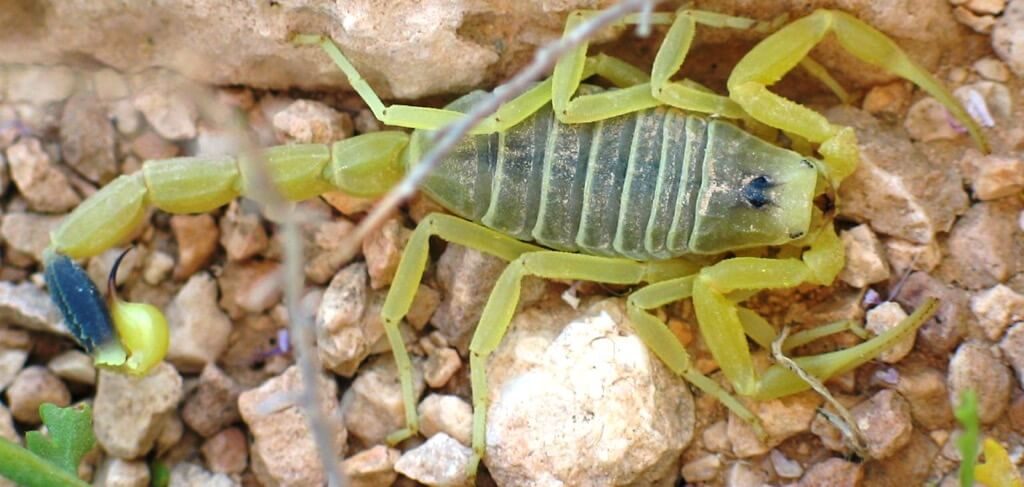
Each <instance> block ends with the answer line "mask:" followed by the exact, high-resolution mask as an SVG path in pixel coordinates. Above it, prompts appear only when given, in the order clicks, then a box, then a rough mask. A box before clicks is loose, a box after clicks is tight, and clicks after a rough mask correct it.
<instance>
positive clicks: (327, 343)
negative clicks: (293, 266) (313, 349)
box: [316, 262, 384, 377]
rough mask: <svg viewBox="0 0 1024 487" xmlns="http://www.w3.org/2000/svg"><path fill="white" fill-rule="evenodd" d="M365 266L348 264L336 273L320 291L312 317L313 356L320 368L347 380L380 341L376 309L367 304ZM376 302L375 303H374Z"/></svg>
mask: <svg viewBox="0 0 1024 487" xmlns="http://www.w3.org/2000/svg"><path fill="white" fill-rule="evenodd" d="M371 293H372V292H371V290H370V289H369V284H368V276H367V273H366V264H364V263H362V262H358V263H354V264H350V265H349V266H348V267H345V268H344V269H342V270H341V272H338V273H337V274H336V275H335V276H334V278H333V279H331V284H330V285H329V286H328V287H327V290H326V291H324V296H323V299H321V300H320V308H319V310H318V311H317V314H316V341H317V352H318V353H319V355H320V360H321V361H322V362H323V363H324V365H325V366H326V367H327V368H329V369H331V370H332V371H334V372H335V373H337V374H340V375H343V376H346V377H351V376H352V374H354V373H355V371H356V369H357V368H359V364H361V363H362V362H363V360H364V359H365V358H366V357H368V356H369V355H370V350H371V348H372V347H373V345H374V343H376V342H377V341H378V340H381V339H382V338H383V337H384V323H383V322H382V321H381V319H380V311H379V310H378V309H379V308H377V309H375V308H376V307H374V306H372V303H371V302H370V299H371V298H374V296H372V295H371ZM376 300H378V301H379V299H376Z"/></svg>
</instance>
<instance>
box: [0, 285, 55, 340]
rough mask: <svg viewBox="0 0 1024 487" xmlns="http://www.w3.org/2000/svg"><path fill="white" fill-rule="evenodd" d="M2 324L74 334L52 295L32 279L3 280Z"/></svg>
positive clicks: (0, 307) (0, 317) (0, 305)
mask: <svg viewBox="0 0 1024 487" xmlns="http://www.w3.org/2000/svg"><path fill="white" fill-rule="evenodd" d="M0 323H7V324H10V325H14V326H20V327H22V328H25V329H28V330H34V331H41V332H45V333H53V334H56V335H62V336H66V337H70V336H71V332H69V331H68V329H67V326H66V325H65V324H64V320H63V319H61V317H60V311H59V310H57V306H56V305H55V304H53V302H52V301H50V296H49V295H47V294H46V292H45V291H43V290H42V289H39V288H38V287H36V286H34V285H33V284H32V283H30V282H22V283H18V284H14V283H11V282H6V281H0Z"/></svg>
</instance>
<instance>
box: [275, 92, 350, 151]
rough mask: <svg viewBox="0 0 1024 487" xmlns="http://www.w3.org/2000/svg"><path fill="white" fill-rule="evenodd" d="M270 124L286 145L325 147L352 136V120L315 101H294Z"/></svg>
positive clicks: (276, 115) (345, 114) (277, 114)
mask: <svg viewBox="0 0 1024 487" xmlns="http://www.w3.org/2000/svg"><path fill="white" fill-rule="evenodd" d="M273 120H274V128H276V129H277V130H279V131H281V132H282V133H284V134H285V136H286V139H287V140H288V141H289V142H298V143H301V144H310V143H313V144H328V143H331V142H334V141H337V140H342V139H345V138H347V137H351V136H352V118H351V117H349V116H348V114H347V113H341V112H339V111H337V110H335V109H333V108H331V107H329V106H327V105H325V104H323V103H320V102H318V101H312V100H296V101H295V102H293V103H292V104H291V105H288V107H287V108H285V109H284V110H281V111H279V112H277V113H276V114H274V119H273Z"/></svg>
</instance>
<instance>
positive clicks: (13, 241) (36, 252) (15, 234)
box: [0, 213, 64, 262]
mask: <svg viewBox="0 0 1024 487" xmlns="http://www.w3.org/2000/svg"><path fill="white" fill-rule="evenodd" d="M62 221H64V216H63V215H41V214H38V213H8V214H6V215H4V216H3V220H2V221H0V236H2V237H3V240H4V242H6V244H7V247H8V249H9V250H13V251H17V252H21V253H24V254H26V255H30V256H32V258H33V259H35V261H36V262H42V261H43V251H44V250H46V247H48V246H49V245H50V232H52V231H54V230H56V229H57V227H58V226H59V225H60V223H61V222H62ZM8 257H9V256H8Z"/></svg>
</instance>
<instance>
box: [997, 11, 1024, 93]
mask: <svg viewBox="0 0 1024 487" xmlns="http://www.w3.org/2000/svg"><path fill="white" fill-rule="evenodd" d="M992 49H993V50H994V51H995V52H996V54H998V55H999V58H1000V59H1002V60H1003V62H1005V63H1006V64H1007V65H1008V66H1009V67H1010V69H1011V70H1013V72H1014V74H1016V75H1017V76H1024V1H1021V0H1009V1H1008V2H1007V4H1006V10H1005V11H1004V12H1003V15H1001V16H1000V17H999V18H998V20H997V21H996V24H995V27H994V28H993V29H992Z"/></svg>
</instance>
